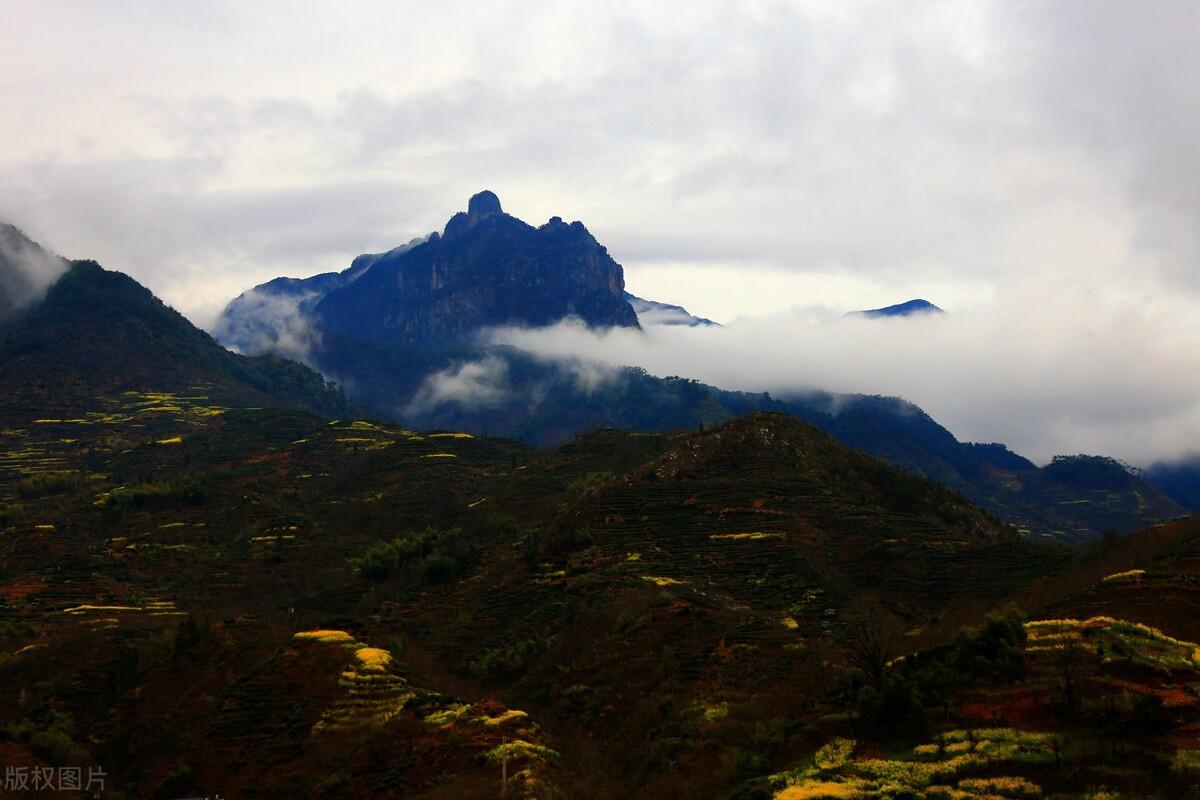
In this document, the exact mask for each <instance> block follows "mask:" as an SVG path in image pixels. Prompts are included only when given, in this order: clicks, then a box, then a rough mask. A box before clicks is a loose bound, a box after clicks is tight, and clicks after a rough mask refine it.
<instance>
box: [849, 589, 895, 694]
mask: <svg viewBox="0 0 1200 800" xmlns="http://www.w3.org/2000/svg"><path fill="white" fill-rule="evenodd" d="M902 635H903V633H902V631H901V628H900V625H899V624H897V622H896V621H895V619H894V618H893V617H892V616H891V615H890V614H888V612H887V611H886V610H885V609H884V608H883V606H882V605H880V604H879V603H878V602H877V601H867V602H864V603H862V604H861V605H859V606H858V607H857V608H855V609H854V610H852V611H851V612H850V613H849V615H848V616H847V618H846V637H845V641H844V642H843V648H844V650H845V652H846V660H847V661H849V662H850V665H851V666H852V667H854V668H855V669H857V670H858V671H859V672H861V673H862V674H863V677H864V678H865V679H866V680H867V682H868V683H870V684H871V685H873V686H879V685H880V684H882V683H883V673H884V671H885V670H886V668H887V665H888V662H890V661H891V660H892V659H893V658H895V657H896V656H897V655H898V654H899V650H900V641H901V636H902Z"/></svg>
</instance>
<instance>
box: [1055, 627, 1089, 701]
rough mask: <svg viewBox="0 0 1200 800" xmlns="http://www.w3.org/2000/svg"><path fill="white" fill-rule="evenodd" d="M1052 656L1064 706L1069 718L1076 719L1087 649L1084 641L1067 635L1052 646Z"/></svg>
mask: <svg viewBox="0 0 1200 800" xmlns="http://www.w3.org/2000/svg"><path fill="white" fill-rule="evenodd" d="M1050 655H1051V660H1052V663H1053V664H1054V671H1055V673H1056V674H1057V676H1058V682H1059V687H1060V688H1061V689H1062V693H1063V706H1064V708H1065V709H1066V713H1067V716H1068V717H1074V716H1075V714H1076V712H1077V711H1078V710H1079V677H1080V673H1081V672H1082V670H1083V667H1084V659H1085V657H1086V656H1087V649H1086V648H1085V646H1084V644H1083V641H1082V639H1079V638H1076V637H1074V636H1071V635H1070V633H1066V634H1064V635H1063V638H1062V639H1060V640H1059V641H1057V642H1055V643H1054V645H1052V647H1051V650H1050Z"/></svg>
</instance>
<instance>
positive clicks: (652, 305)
mask: <svg viewBox="0 0 1200 800" xmlns="http://www.w3.org/2000/svg"><path fill="white" fill-rule="evenodd" d="M625 299H626V300H627V301H628V302H629V304H630V305H631V306H633V310H634V311H636V312H637V315H638V321H639V322H641V323H642V324H643V325H684V326H686V327H689V328H696V327H701V326H715V327H718V328H719V327H721V326H720V323H717V322H713V321H712V320H711V319H705V318H704V317H697V316H696V315H694V314H691V313H689V312H688V310H687V309H686V308H684V307H683V306H675V305H671V304H670V303H659V302H658V301H656V300H646V299H644V298H641V297H638V296H637V295H632V294H630V293H629V292H625Z"/></svg>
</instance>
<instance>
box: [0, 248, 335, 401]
mask: <svg viewBox="0 0 1200 800" xmlns="http://www.w3.org/2000/svg"><path fill="white" fill-rule="evenodd" d="M12 230H14V229H11V228H10V229H6V231H5V232H6V233H7V234H8V238H7V242H6V244H7V246H8V247H9V248H10V249H9V251H8V253H6V254H5V258H4V260H0V297H7V298H16V299H18V300H19V301H20V305H19V306H13V307H12V309H13V310H12V311H11V313H10V314H9V315H8V317H7V318H0V414H3V415H5V416H6V417H13V416H14V415H15V416H17V417H19V416H20V415H22V414H25V413H39V414H41V415H42V416H54V415H59V414H67V415H70V414H72V413H79V412H81V411H83V410H85V409H91V410H94V409H96V408H97V407H98V405H99V404H101V402H102V401H103V400H104V399H105V398H112V397H116V396H119V395H121V394H122V393H125V392H131V391H132V392H154V391H159V392H162V391H166V392H184V393H186V392H189V391H192V392H195V391H203V392H204V393H206V394H208V395H210V396H211V398H212V399H213V400H214V401H216V402H226V403H246V404H269V405H273V406H279V407H287V408H302V409H306V410H310V411H315V412H318V413H327V414H336V413H345V412H348V411H350V410H351V409H352V406H351V405H350V404H349V403H347V402H346V400H345V397H344V396H342V395H341V394H339V393H338V392H336V391H334V390H332V389H331V388H330V387H329V386H327V385H326V384H325V381H324V380H323V379H322V378H321V376H320V375H318V374H316V373H315V372H313V371H312V370H311V369H308V368H307V367H304V366H302V365H300V364H297V363H294V362H292V361H288V360H285V359H283V358H280V357H279V356H277V355H264V356H260V357H256V358H250V357H247V356H242V355H237V354H235V353H231V352H229V351H228V350H226V349H225V348H224V347H222V346H221V345H219V344H218V343H217V342H216V341H215V340H214V339H213V338H212V337H211V336H209V334H207V333H205V332H204V331H202V330H200V329H198V328H196V327H195V326H194V325H192V324H191V323H190V322H188V320H187V319H185V318H184V317H183V316H182V315H181V314H179V313H178V312H177V311H175V310H174V309H172V308H170V307H168V306H166V305H165V304H163V303H162V301H160V300H159V299H158V298H157V297H155V296H154V295H153V294H152V293H151V292H150V291H149V290H148V289H146V288H145V287H144V286H142V285H141V284H139V283H138V282H137V281H135V280H133V279H132V278H130V277H129V276H127V275H124V274H122V273H120V272H114V271H110V270H106V269H104V268H102V267H101V266H100V265H98V264H96V263H95V262H92V261H66V260H64V259H60V258H58V257H57V256H51V255H50V254H48V253H47V252H46V251H45V250H44V249H42V248H41V247H40V246H38V245H37V244H36V243H34V242H32V241H31V240H29V239H28V238H26V237H24V236H23V235H20V234H17V237H18V238H16V239H15V246H14V245H13V242H14V239H13V237H12V233H11V231H12ZM14 253H15V256H14V255H13V254H14ZM56 273H57V274H56ZM39 287H40V288H39Z"/></svg>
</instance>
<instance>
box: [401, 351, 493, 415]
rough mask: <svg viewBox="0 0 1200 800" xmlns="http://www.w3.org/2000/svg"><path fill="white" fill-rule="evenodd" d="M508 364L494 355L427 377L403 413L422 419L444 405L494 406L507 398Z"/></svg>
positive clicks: (472, 407)
mask: <svg viewBox="0 0 1200 800" xmlns="http://www.w3.org/2000/svg"><path fill="white" fill-rule="evenodd" d="M509 392H510V389H509V384H508V362H506V361H505V360H504V359H502V358H499V357H497V356H487V357H485V358H483V359H481V360H480V361H470V362H466V363H463V364H456V365H454V366H453V367H448V368H447V369H444V370H440V371H439V372H435V373H433V374H432V375H430V376H429V377H427V378H426V379H425V381H424V383H422V384H421V387H420V388H419V389H418V390H417V392H416V394H414V395H413V399H412V400H411V401H409V403H408V405H407V407H406V408H405V409H404V410H403V414H404V415H406V416H422V415H424V414H427V413H429V412H431V411H434V410H436V409H437V408H438V407H440V406H444V405H456V406H459V407H461V408H467V409H475V408H486V407H491V406H497V405H500V404H502V403H503V402H504V401H505V400H507V399H508V397H509Z"/></svg>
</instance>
